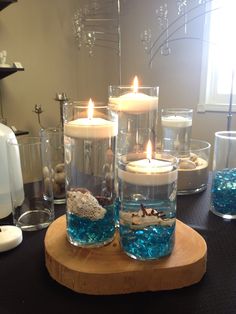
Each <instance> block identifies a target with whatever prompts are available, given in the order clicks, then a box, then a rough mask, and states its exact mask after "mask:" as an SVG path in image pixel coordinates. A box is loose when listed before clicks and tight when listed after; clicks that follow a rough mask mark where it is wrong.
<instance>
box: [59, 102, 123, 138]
mask: <svg viewBox="0 0 236 314" xmlns="http://www.w3.org/2000/svg"><path fill="white" fill-rule="evenodd" d="M93 108H94V103H93V102H92V100H91V99H90V101H89V104H88V117H87V118H79V119H75V120H72V121H70V122H68V123H65V125H64V134H65V135H67V136H70V137H74V138H98V139H99V138H100V139H101V138H109V137H113V136H116V135H117V132H118V130H117V124H116V123H115V122H113V121H109V120H106V119H103V118H95V117H93Z"/></svg>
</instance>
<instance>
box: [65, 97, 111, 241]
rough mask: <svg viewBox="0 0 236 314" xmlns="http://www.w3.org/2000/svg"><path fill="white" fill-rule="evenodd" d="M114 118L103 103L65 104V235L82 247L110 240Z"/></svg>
mask: <svg viewBox="0 0 236 314" xmlns="http://www.w3.org/2000/svg"><path fill="white" fill-rule="evenodd" d="M116 135H117V119H116V117H115V115H114V114H112V113H111V112H110V110H109V108H108V106H107V105H106V104H103V103H96V104H94V103H93V102H92V101H91V100H90V101H89V103H88V102H73V103H67V104H65V105H64V146H65V172H66V199H67V237H68V240H69V242H70V243H72V244H73V245H76V246H81V247H99V246H102V245H105V244H107V243H109V242H111V241H112V240H113V237H114V232H115V218H114V197H115V196H114V195H115V194H114V162H115V158H114V156H115V138H116Z"/></svg>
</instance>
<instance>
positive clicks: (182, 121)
mask: <svg viewBox="0 0 236 314" xmlns="http://www.w3.org/2000/svg"><path fill="white" fill-rule="evenodd" d="M161 124H162V126H163V127H169V128H185V127H189V126H192V119H191V118H189V117H183V116H175V115H173V116H164V117H162V118H161Z"/></svg>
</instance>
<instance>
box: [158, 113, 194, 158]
mask: <svg viewBox="0 0 236 314" xmlns="http://www.w3.org/2000/svg"><path fill="white" fill-rule="evenodd" d="M192 114H193V110H192V109H182V108H167V109H162V111H161V125H162V149H163V150H166V151H169V152H170V153H171V154H173V155H175V156H178V157H181V156H188V155H189V152H190V140H191V132H192Z"/></svg>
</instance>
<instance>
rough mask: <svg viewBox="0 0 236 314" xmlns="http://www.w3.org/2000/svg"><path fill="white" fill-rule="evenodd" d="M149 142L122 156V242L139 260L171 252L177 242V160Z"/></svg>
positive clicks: (120, 215)
mask: <svg viewBox="0 0 236 314" xmlns="http://www.w3.org/2000/svg"><path fill="white" fill-rule="evenodd" d="M134 136H135V135H134ZM145 144H146V145H144V146H145V147H146V146H147V148H145V149H143V150H140V151H139V152H133V151H131V152H128V153H127V154H124V155H121V156H119V159H118V180H119V195H120V202H121V205H120V211H119V232H120V242H121V246H122V248H123V250H124V251H125V252H126V254H127V255H129V256H130V257H132V258H134V259H138V260H152V259H159V258H161V257H164V256H167V255H170V254H171V252H172V250H173V247H174V241H175V217H176V193H177V174H178V171H177V159H176V158H175V157H173V156H171V155H167V154H166V153H161V152H160V153H155V152H154V153H152V152H150V148H148V146H149V147H150V146H152V144H151V141H150V140H149V141H148V143H145Z"/></svg>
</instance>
